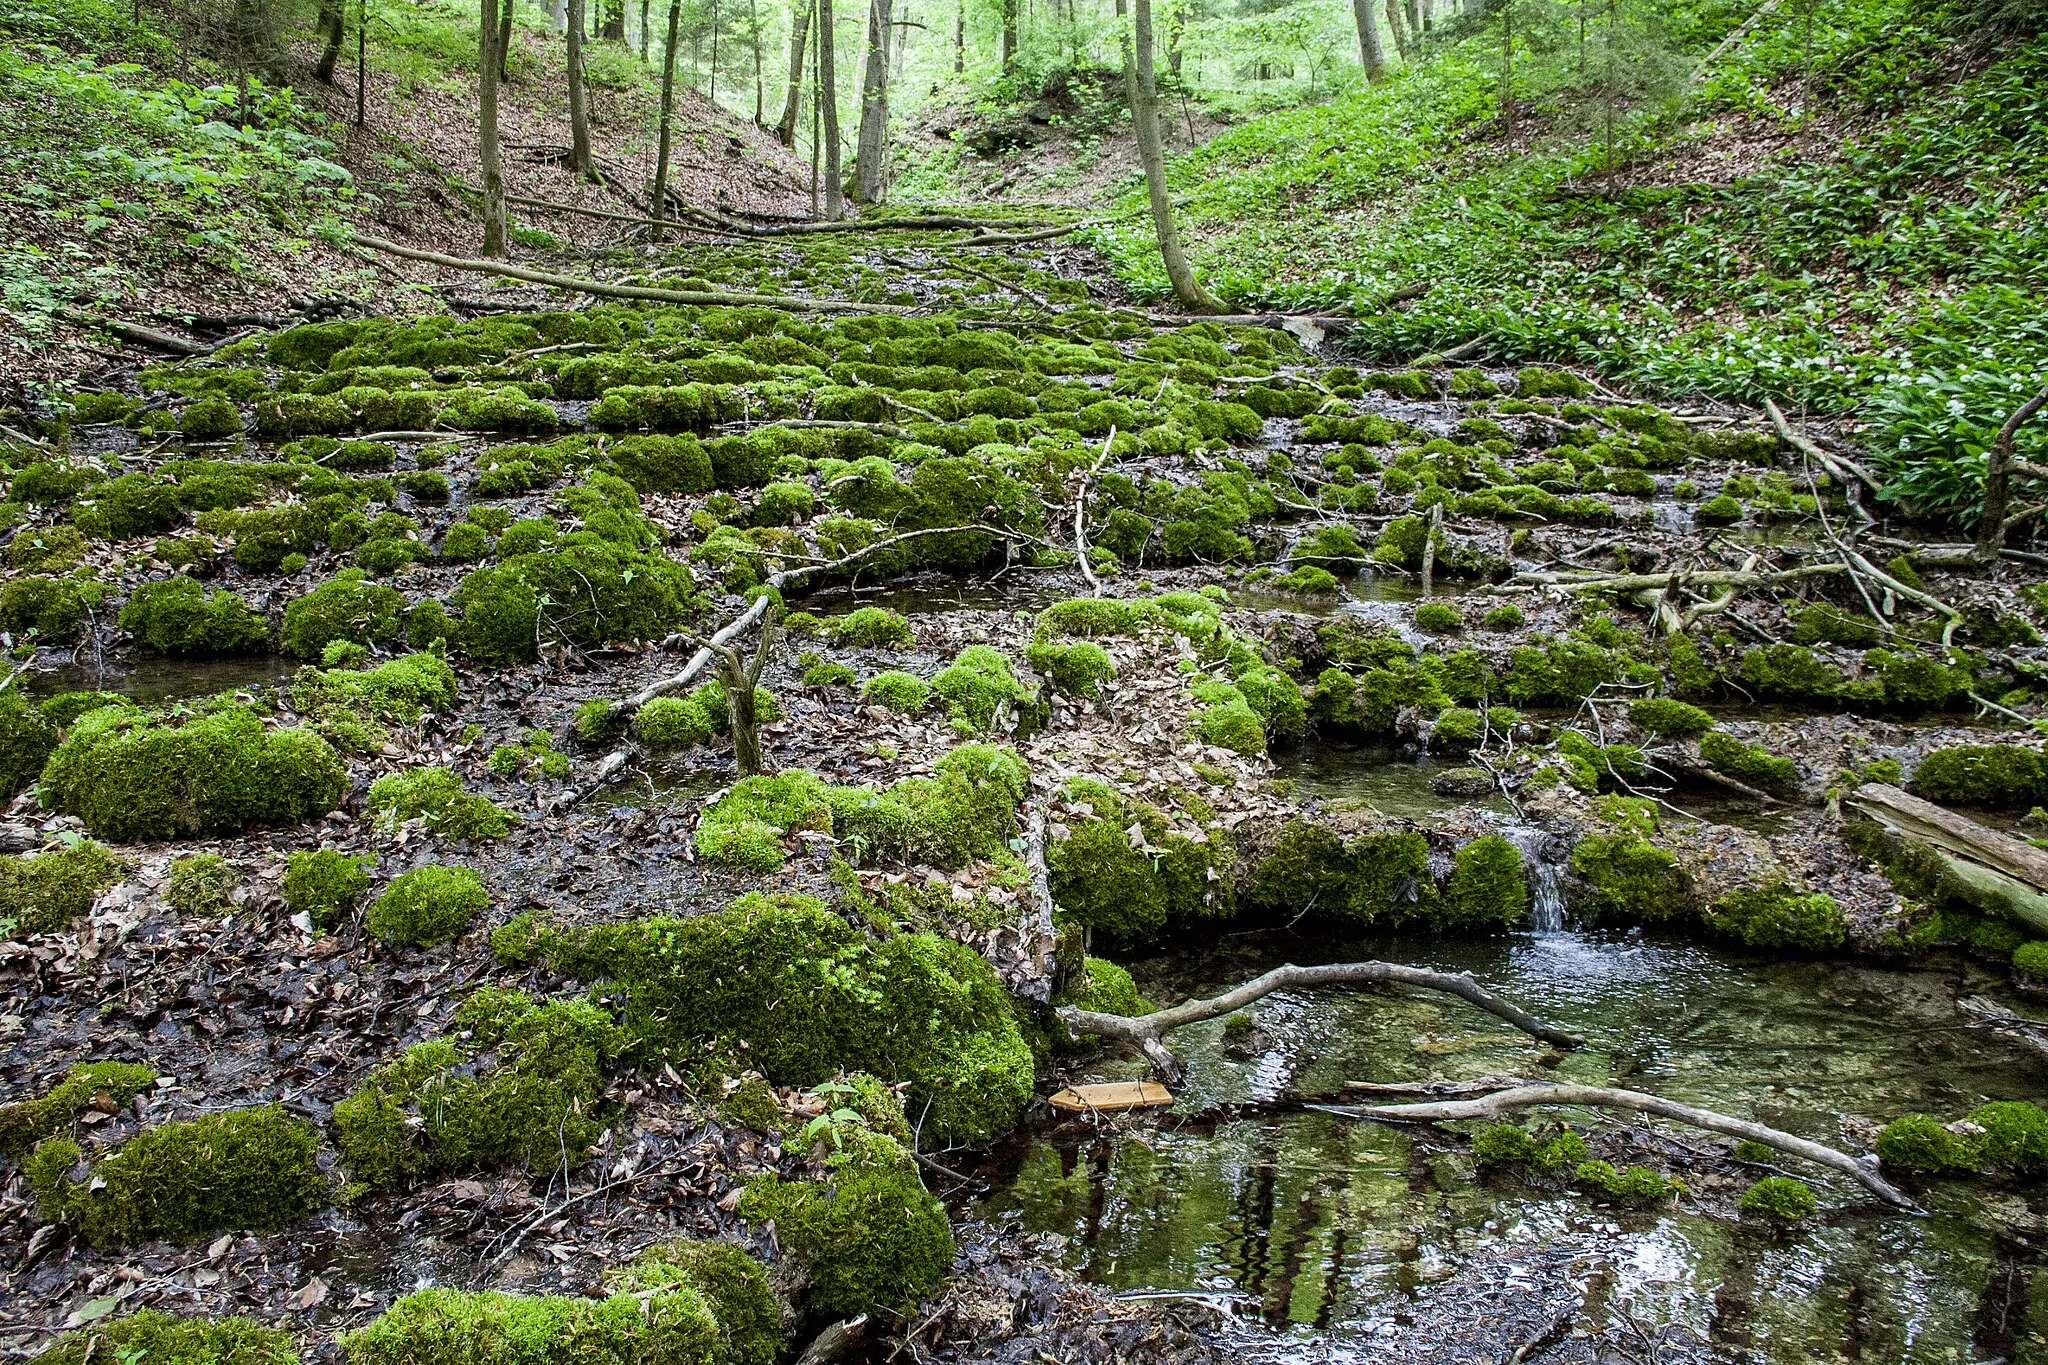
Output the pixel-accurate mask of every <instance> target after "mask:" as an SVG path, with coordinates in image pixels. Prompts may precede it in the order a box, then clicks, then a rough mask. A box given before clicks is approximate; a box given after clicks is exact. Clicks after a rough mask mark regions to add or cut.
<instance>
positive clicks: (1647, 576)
mask: <svg viewBox="0 0 2048 1365" xmlns="http://www.w3.org/2000/svg"><path fill="white" fill-rule="evenodd" d="M1848 572H1849V566H1848V565H1847V564H1843V563H1839V562H1837V563H1831V564H1802V565H1800V566H1799V567H1798V568H1796V569H1773V570H1769V571H1765V572H1756V571H1753V570H1749V569H1678V570H1675V571H1673V572H1671V573H1621V574H1604V573H1597V572H1596V573H1548V572H1542V571H1537V570H1532V571H1529V572H1525V573H1518V574H1516V575H1515V576H1514V577H1513V578H1511V579H1509V580H1508V581H1509V582H1511V583H1530V584H1536V585H1539V586H1543V587H1553V588H1571V589H1573V590H1575V591H1577V592H1643V591H1646V590H1649V589H1654V588H1663V589H1665V590H1666V591H1672V590H1676V589H1678V588H1682V587H1696V588H1710V587H1712V588H1719V587H1728V588H1769V587H1775V586H1776V585H1778V584H1780V583H1790V582H1794V581H1796V580H1798V579H1801V578H1817V577H1820V576H1822V575H1824V574H1838V573H1848ZM1930 600H1931V599H1930ZM1943 610H1946V608H1943Z"/></svg>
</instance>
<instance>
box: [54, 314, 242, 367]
mask: <svg viewBox="0 0 2048 1365" xmlns="http://www.w3.org/2000/svg"><path fill="white" fill-rule="evenodd" d="M57 316H58V317H61V318H63V319H64V320H65V321H66V322H75V323H77V324H78V325H79V326H81V327H97V328H99V329H101V330H102V331H106V332H112V333H113V334H114V335H115V336H117V337H119V338H121V340H123V341H132V342H134V343H135V344H136V345H138V346H147V347H149V348H150V349H151V350H153V351H165V352H168V353H169V354H171V355H184V356H201V355H212V354H213V353H214V352H215V351H217V350H219V349H220V347H219V346H218V345H213V346H209V345H207V344H205V343H204V342H199V341H190V340H187V339H186V338H184V337H177V336H172V335H171V334H170V333H169V332H159V331H155V330H153V329H151V328H148V327H142V326H138V325H137V324H135V323H132V322H123V321H122V320H121V319H120V318H103V317H100V316H99V315H97V314H95V313H86V312H82V311H80V310H78V309H76V308H60V309H58V310H57Z"/></svg>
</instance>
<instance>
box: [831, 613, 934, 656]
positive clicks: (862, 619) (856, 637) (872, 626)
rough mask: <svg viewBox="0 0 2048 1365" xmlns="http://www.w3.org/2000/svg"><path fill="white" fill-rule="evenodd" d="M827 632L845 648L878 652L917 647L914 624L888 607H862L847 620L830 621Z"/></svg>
mask: <svg viewBox="0 0 2048 1365" xmlns="http://www.w3.org/2000/svg"><path fill="white" fill-rule="evenodd" d="M823 625H824V629H825V631H826V633H827V634H829V635H830V636H831V637H832V638H833V639H835V640H837V641H838V642H839V643H840V644H843V645H861V646H867V647H869V648H874V649H908V648H910V646H911V644H912V643H913V640H912V637H911V633H910V622H908V621H906V620H904V619H903V618H902V617H901V616H899V615H897V614H896V613H895V612H893V611H890V610H889V609H888V608H887V607H860V608H858V609H856V610H854V611H851V612H849V613H847V614H846V615H845V616H840V617H828V618H826V619H825V621H824V622H823Z"/></svg>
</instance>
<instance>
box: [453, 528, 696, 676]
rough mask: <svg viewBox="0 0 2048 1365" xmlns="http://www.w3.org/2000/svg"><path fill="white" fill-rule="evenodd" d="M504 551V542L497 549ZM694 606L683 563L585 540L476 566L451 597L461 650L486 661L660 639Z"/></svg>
mask: <svg viewBox="0 0 2048 1365" xmlns="http://www.w3.org/2000/svg"><path fill="white" fill-rule="evenodd" d="M517 530H518V527H517V526H515V527H513V528H512V529H511V530H509V531H507V532H506V533H505V539H510V538H511V536H512V534H513V532H514V531H517ZM505 548H506V547H505V545H504V541H503V540H501V541H500V544H499V549H500V550H501V551H504V550H505ZM690 601H691V596H690V580H689V575H688V572H687V571H686V570H685V569H684V568H683V567H682V566H681V565H679V564H676V563H674V562H672V561H671V560H669V559H667V558H665V557H663V556H661V555H659V554H653V553H646V552H641V551H636V550H630V549H625V548H623V547H621V546H618V545H614V544H610V543H607V542H604V541H601V540H597V539H595V538H590V539H583V538H580V537H578V538H566V537H565V538H564V540H563V541H562V542H560V543H558V544H557V546H556V547H555V548H554V549H553V550H551V551H547V552H535V553H530V554H516V555H508V556H507V558H505V559H504V561H503V562H502V563H499V564H496V565H492V566H491V567H489V568H484V569H478V570H476V571H475V572H473V573H471V574H469V575H468V576H467V577H465V578H464V579H463V580H462V582H461V583H460V584H459V585H458V586H457V587H456V589H455V592H454V594H453V596H452V597H451V598H450V602H451V605H453V606H454V607H455V608H456V609H457V610H459V611H460V612H461V613H462V622H461V627H460V632H459V633H460V642H461V646H462V648H463V649H464V650H465V651H467V652H468V653H469V654H470V655H472V656H473V657H475V658H477V659H479V660H482V661H484V662H487V663H518V662H525V661H529V660H532V659H535V658H537V657H539V652H540V647H541V645H542V644H543V643H554V642H562V643H567V644H573V645H578V646H581V647H584V648H591V647H595V646H598V645H603V644H606V643H609V642H611V641H633V640H658V639H660V638H661V637H662V636H663V635H665V634H667V633H668V631H669V630H670V629H671V628H673V627H674V626H675V625H677V624H678V623H679V622H680V621H681V620H682V617H683V614H684V612H685V610H686V609H687V607H688V605H689V603H690Z"/></svg>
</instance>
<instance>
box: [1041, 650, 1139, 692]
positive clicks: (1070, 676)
mask: <svg viewBox="0 0 2048 1365" xmlns="http://www.w3.org/2000/svg"><path fill="white" fill-rule="evenodd" d="M1024 658H1025V661H1026V662H1027V663H1029V664H1030V665H1031V667H1032V668H1033V669H1035V670H1037V671H1038V673H1039V674H1040V675H1041V676H1043V677H1046V678H1049V679H1051V680H1052V685H1053V687H1054V688H1055V689H1057V690H1058V691H1061V692H1064V693H1066V694H1067V695H1069V696H1074V697H1093V696H1096V695H1097V693H1098V691H1099V689H1100V686H1101V684H1102V683H1104V682H1107V681H1108V680H1109V679H1111V678H1113V677H1115V676H1116V664H1115V663H1114V662H1112V661H1111V659H1110V657H1109V653H1108V651H1106V650H1104V649H1103V648H1102V646H1101V645H1098V644H1095V643H1094V642H1093V641H1090V640H1075V641H1071V642H1065V643H1055V642H1053V641H1049V640H1034V641H1033V642H1032V643H1031V644H1030V646H1028V647H1027V648H1026V649H1025V651H1024Z"/></svg>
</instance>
